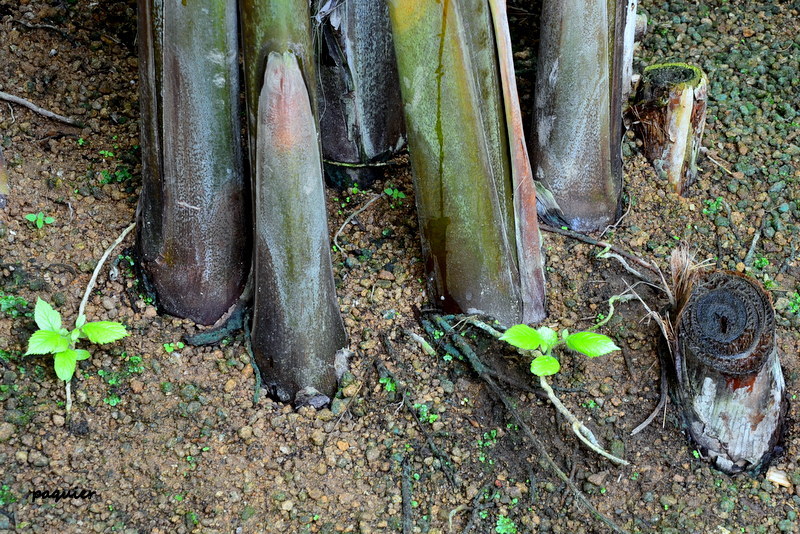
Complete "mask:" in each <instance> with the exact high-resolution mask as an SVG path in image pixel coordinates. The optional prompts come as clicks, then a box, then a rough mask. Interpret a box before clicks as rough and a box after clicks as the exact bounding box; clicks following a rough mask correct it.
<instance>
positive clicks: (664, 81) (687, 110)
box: [632, 63, 708, 195]
mask: <svg viewBox="0 0 800 534" xmlns="http://www.w3.org/2000/svg"><path fill="white" fill-rule="evenodd" d="M707 92H708V78H707V77H706V75H705V73H703V71H702V70H700V69H699V68H697V67H695V66H692V65H687V64H686V63H666V64H663V65H651V66H649V67H647V68H646V69H645V70H644V72H643V73H642V80H641V83H640V85H639V90H638V91H637V95H636V98H635V102H634V105H633V106H632V115H633V120H634V122H633V127H634V131H635V132H636V133H637V135H639V137H640V138H641V139H642V141H643V143H644V152H645V156H647V158H648V159H649V160H650V161H651V163H652V164H653V166H654V167H655V169H656V171H657V172H658V173H659V175H660V176H662V177H664V178H666V179H667V180H668V181H669V183H670V184H671V185H672V187H673V188H674V190H675V192H676V193H678V194H679V195H683V194H684V193H685V192H686V189H687V188H688V187H689V185H691V183H692V182H693V181H694V180H695V178H696V177H697V153H698V152H699V150H700V143H701V141H702V139H703V129H704V128H705V124H706V96H707Z"/></svg>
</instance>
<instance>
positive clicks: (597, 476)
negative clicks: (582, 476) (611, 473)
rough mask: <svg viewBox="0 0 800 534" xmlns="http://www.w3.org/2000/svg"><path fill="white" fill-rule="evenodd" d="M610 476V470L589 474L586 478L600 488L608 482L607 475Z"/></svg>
mask: <svg viewBox="0 0 800 534" xmlns="http://www.w3.org/2000/svg"><path fill="white" fill-rule="evenodd" d="M607 476H608V471H600V472H599V473H593V474H591V475H589V477H588V478H587V479H586V480H588V481H589V482H590V483H592V484H594V485H595V486H597V487H598V488H602V487H603V485H604V484H605V482H606V477H607Z"/></svg>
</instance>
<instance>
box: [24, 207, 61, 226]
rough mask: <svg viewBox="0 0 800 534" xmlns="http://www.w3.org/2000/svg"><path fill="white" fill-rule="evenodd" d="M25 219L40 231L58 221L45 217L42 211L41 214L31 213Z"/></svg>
mask: <svg viewBox="0 0 800 534" xmlns="http://www.w3.org/2000/svg"><path fill="white" fill-rule="evenodd" d="M25 218H26V219H27V220H28V221H29V222H30V223H31V224H33V225H34V226H35V227H36V228H39V229H41V228H43V227H44V225H45V224H53V223H54V222H55V221H56V220H55V219H54V218H53V217H50V216H48V215H45V214H44V213H42V212H41V211H40V212H39V213H29V214H27V215H26V216H25Z"/></svg>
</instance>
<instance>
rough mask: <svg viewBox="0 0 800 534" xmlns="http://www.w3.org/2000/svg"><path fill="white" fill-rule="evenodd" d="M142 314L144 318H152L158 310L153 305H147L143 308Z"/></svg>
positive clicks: (156, 314)
mask: <svg viewBox="0 0 800 534" xmlns="http://www.w3.org/2000/svg"><path fill="white" fill-rule="evenodd" d="M143 315H144V318H145V319H154V318H155V317H156V316H158V312H157V311H156V309H155V308H154V307H153V306H148V307H146V308H145V309H144V314H143Z"/></svg>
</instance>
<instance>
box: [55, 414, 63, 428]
mask: <svg viewBox="0 0 800 534" xmlns="http://www.w3.org/2000/svg"><path fill="white" fill-rule="evenodd" d="M65 423H66V419H64V416H63V415H61V414H54V415H53V424H54V425H56V426H64V424H65Z"/></svg>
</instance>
